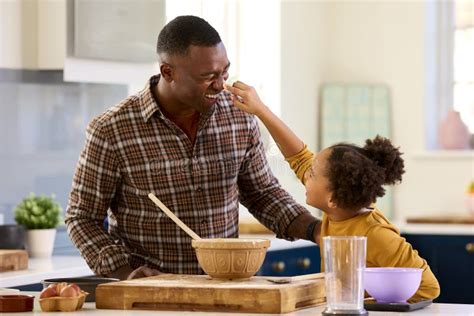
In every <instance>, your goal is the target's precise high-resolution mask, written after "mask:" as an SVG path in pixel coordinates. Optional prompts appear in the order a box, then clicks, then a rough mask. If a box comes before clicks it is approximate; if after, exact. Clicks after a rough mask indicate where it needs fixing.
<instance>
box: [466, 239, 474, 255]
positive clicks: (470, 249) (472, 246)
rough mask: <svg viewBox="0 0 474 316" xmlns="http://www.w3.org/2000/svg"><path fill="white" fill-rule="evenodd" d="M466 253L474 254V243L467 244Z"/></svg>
mask: <svg viewBox="0 0 474 316" xmlns="http://www.w3.org/2000/svg"><path fill="white" fill-rule="evenodd" d="M466 251H467V252H469V253H474V242H469V243H467V244H466Z"/></svg>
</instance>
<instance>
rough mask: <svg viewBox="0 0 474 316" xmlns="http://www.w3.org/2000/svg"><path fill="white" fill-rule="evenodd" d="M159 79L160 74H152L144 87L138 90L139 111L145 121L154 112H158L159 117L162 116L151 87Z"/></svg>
mask: <svg viewBox="0 0 474 316" xmlns="http://www.w3.org/2000/svg"><path fill="white" fill-rule="evenodd" d="M159 80H160V75H155V76H152V77H151V78H150V79H149V80H148V82H147V83H146V86H145V88H144V89H143V90H141V91H140V92H138V99H139V101H140V107H141V113H142V116H143V120H144V121H145V122H148V120H149V119H150V117H152V116H153V114H155V112H158V115H159V117H162V118H163V117H164V115H163V113H162V112H161V110H160V107H159V105H158V103H157V101H156V100H155V97H154V96H153V93H152V88H153V87H154V86H155V85H157V84H158V81H159Z"/></svg>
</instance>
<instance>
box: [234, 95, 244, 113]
mask: <svg viewBox="0 0 474 316" xmlns="http://www.w3.org/2000/svg"><path fill="white" fill-rule="evenodd" d="M232 101H233V102H234V105H235V106H236V107H237V108H239V109H241V110H242V111H245V109H246V105H245V103H243V102H240V101H239V100H238V99H237V98H236V97H235V96H232Z"/></svg>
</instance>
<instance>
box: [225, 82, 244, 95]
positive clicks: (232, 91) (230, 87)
mask: <svg viewBox="0 0 474 316" xmlns="http://www.w3.org/2000/svg"><path fill="white" fill-rule="evenodd" d="M224 88H225V89H226V90H227V91H229V92H230V93H232V94H235V95H240V94H242V92H243V91H242V90H240V89H238V88H235V87H232V86H229V85H228V84H224Z"/></svg>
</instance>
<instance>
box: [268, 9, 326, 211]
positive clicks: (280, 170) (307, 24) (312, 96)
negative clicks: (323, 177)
mask: <svg viewBox="0 0 474 316" xmlns="http://www.w3.org/2000/svg"><path fill="white" fill-rule="evenodd" d="M325 8H326V5H325V4H324V3H323V2H316V1H282V2H281V10H280V12H281V22H280V23H281V28H280V32H281V42H280V43H281V51H280V55H281V65H280V66H281V79H280V80H281V84H280V86H281V92H280V96H281V102H280V104H281V110H280V111H281V117H282V118H283V119H284V121H285V122H286V123H287V124H288V125H289V126H290V127H291V128H292V129H293V130H294V131H295V132H296V134H297V135H299V136H300V137H301V138H302V139H303V140H304V141H305V142H306V143H307V144H308V147H309V148H310V149H312V150H316V146H317V102H318V98H319V95H318V87H319V85H320V84H321V83H322V81H323V78H322V74H323V71H322V70H323V67H324V62H325V59H326V57H325V55H326V49H325V47H324V45H325V41H326V31H327V29H326V25H325V23H324V22H325V21H324V13H325ZM269 155H270V164H271V167H272V169H273V170H274V172H275V175H276V176H277V177H278V178H279V179H280V180H281V182H282V184H283V187H284V188H285V189H287V190H288V191H289V192H290V193H291V194H292V195H293V196H294V197H295V199H296V200H297V201H298V202H300V203H301V204H303V205H305V204H306V203H305V200H306V197H305V189H304V187H303V185H302V184H301V183H300V182H299V181H298V180H297V179H296V177H295V176H294V175H293V172H292V171H291V169H290V168H289V167H288V165H287V164H286V162H284V161H283V158H282V156H281V155H280V154H279V152H278V149H277V148H276V147H275V146H273V148H272V149H271V150H270V153H269ZM308 208H309V207H308Z"/></svg>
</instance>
